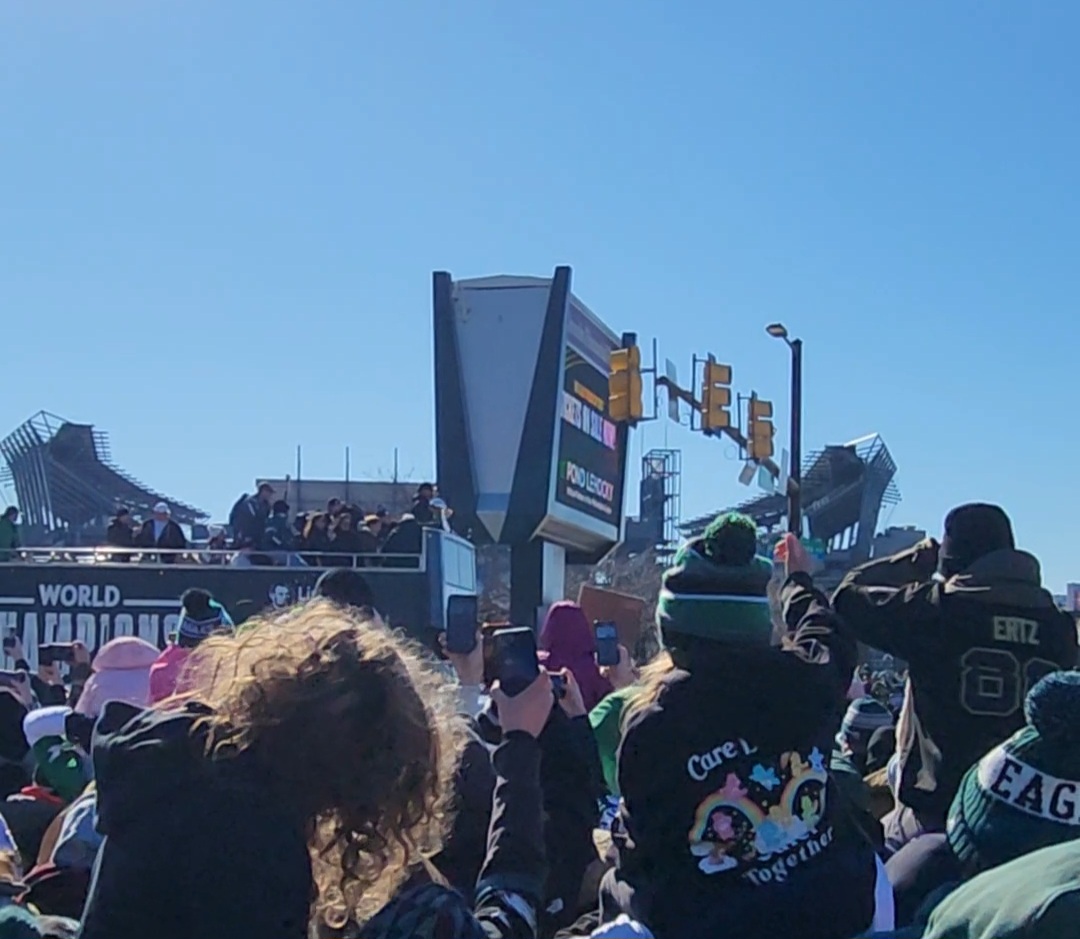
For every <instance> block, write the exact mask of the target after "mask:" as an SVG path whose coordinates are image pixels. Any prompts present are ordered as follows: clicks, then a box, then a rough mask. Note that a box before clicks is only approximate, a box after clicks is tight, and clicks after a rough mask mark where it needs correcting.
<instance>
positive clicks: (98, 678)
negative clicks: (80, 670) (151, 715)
mask: <svg viewBox="0 0 1080 939" xmlns="http://www.w3.org/2000/svg"><path fill="white" fill-rule="evenodd" d="M157 657H158V648H157V646H154V645H151V644H150V643H149V642H147V641H146V640H145V639H139V638H138V637H136V636H119V637H117V638H116V639H113V640H111V641H109V642H106V643H105V645H103V646H102V647H101V649H100V650H99V651H98V654H97V655H96V656H95V657H94V666H93V672H92V673H91V675H90V677H89V678H88V679H87V681H86V685H85V686H83V691H82V695H80V697H79V703H78V704H77V705H75V712H76V713H77V714H84V715H86V716H87V717H97V716H98V715H99V714H100V713H101V711H102V708H104V707H105V702H106V701H126V702H127V703H128V704H135V705H138V706H139V707H146V706H147V705H148V704H149V703H150V666H151V665H153V664H154V662H155V661H157Z"/></svg>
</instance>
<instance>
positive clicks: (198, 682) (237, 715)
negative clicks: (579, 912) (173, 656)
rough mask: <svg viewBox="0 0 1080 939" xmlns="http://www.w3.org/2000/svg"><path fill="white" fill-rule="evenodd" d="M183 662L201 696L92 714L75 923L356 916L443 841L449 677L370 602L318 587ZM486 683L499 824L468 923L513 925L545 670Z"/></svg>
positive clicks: (357, 922) (546, 691) (137, 927)
mask: <svg viewBox="0 0 1080 939" xmlns="http://www.w3.org/2000/svg"><path fill="white" fill-rule="evenodd" d="M189 668H190V670H189V672H188V674H189V675H190V676H191V677H192V679H193V681H194V683H195V687H197V688H198V689H199V690H198V691H197V692H196V697H197V699H198V700H197V701H195V702H193V701H191V700H187V701H185V702H184V703H183V706H180V705H179V704H177V706H175V707H168V708H164V709H162V710H160V711H142V712H140V711H137V710H135V709H133V708H130V706H125V705H112V704H110V705H109V706H108V707H107V708H106V711H105V714H104V715H103V717H102V720H101V723H100V724H99V727H98V732H97V737H96V739H95V744H94V752H93V758H94V766H95V770H96V774H95V777H96V781H97V787H98V828H99V830H100V831H101V832H102V833H103V834H104V836H105V840H104V843H103V844H102V848H101V853H100V855H99V859H98V865H97V870H96V871H95V875H94V882H93V884H92V886H91V890H90V897H89V899H88V902H87V907H86V912H85V916H84V920H83V932H82V936H83V937H84V939H120V937H130V936H140V935H153V936H155V937H158V939H172V937H176V939H180V937H184V939H190V937H193V936H199V937H200V939H216V937H222V939H225V937H228V939H245V937H251V939H256V937H257V939H279V937H280V939H302V937H305V936H307V935H308V931H309V924H315V926H316V927H317V929H318V931H324V930H325V928H326V927H330V928H331V929H333V928H341V927H343V926H346V925H349V926H350V927H351V928H352V929H356V928H359V927H360V926H362V924H365V923H367V922H368V921H369V920H370V919H371V918H372V916H373V915H374V914H375V913H377V912H378V911H380V910H381V909H383V908H384V907H385V906H386V905H387V904H388V903H389V901H390V900H391V899H392V898H394V897H395V895H396V894H398V893H399V891H400V889H401V888H402V887H403V885H404V884H405V883H406V881H407V880H408V879H409V878H410V877H411V876H412V875H414V874H415V873H416V872H417V871H418V870H420V869H423V868H424V867H425V866H428V865H427V859H428V858H429V857H430V856H432V855H433V854H434V853H435V852H436V851H437V850H438V849H439V846H440V843H441V839H442V836H443V833H444V831H445V829H446V825H447V800H448V797H449V794H450V783H451V780H452V776H453V773H454V769H455V763H456V758H457V753H458V739H457V736H458V727H459V725H458V722H457V719H456V718H455V716H454V701H453V690H452V688H451V687H449V686H447V685H446V684H445V682H444V681H443V679H441V678H440V677H439V676H438V675H437V674H436V673H435V672H434V671H432V670H431V669H429V668H428V666H426V665H425V664H424V663H423V662H422V661H421V659H420V658H419V656H418V655H417V653H416V651H414V649H413V648H412V647H411V646H410V645H408V644H407V643H406V642H405V641H404V640H402V639H400V638H398V637H397V636H396V635H394V634H393V633H391V632H390V631H389V630H388V629H386V628H385V627H384V626H383V625H382V624H381V623H379V622H378V621H377V620H375V619H371V618H368V619H366V620H365V619H360V618H358V617H357V616H356V615H355V614H353V613H350V612H349V611H347V610H345V609H343V608H341V607H338V606H335V605H333V604H331V603H328V602H326V601H317V602H314V603H311V604H308V605H307V606H305V607H301V608H297V609H293V610H290V611H288V612H286V613H284V614H281V615H279V616H277V617H275V618H273V619H268V620H265V621H262V622H260V623H258V624H257V626H256V628H252V629H247V630H245V631H243V632H241V633H239V634H237V635H235V636H220V637H212V638H210V639H207V640H206V641H205V642H204V643H202V644H201V645H200V646H199V647H198V649H196V650H195V651H194V652H193V654H192V657H191V659H190V661H189ZM545 683H546V685H545ZM493 693H494V694H496V695H498V696H499V698H500V703H502V705H503V707H505V708H506V709H507V713H508V714H509V715H510V720H511V723H512V725H513V726H514V728H515V731H516V732H515V733H512V734H511V735H509V736H510V738H511V739H509V740H508V741H507V745H504V748H503V752H502V753H501V754H499V753H496V755H495V762H496V766H497V771H498V772H499V775H500V777H501V778H500V782H501V783H502V787H501V791H500V789H499V787H498V786H497V789H496V793H495V796H494V802H495V812H494V813H493V814H494V815H495V816H496V817H499V816H500V815H501V817H502V821H503V823H504V824H502V825H499V824H493V825H492V830H491V841H490V845H489V857H488V864H487V866H486V868H485V871H484V872H483V873H482V875H481V877H482V883H481V890H480V891H479V892H478V897H477V899H478V919H479V921H480V922H479V923H477V921H476V920H472V921H471V922H472V926H473V927H474V928H476V929H480V928H481V927H482V928H483V929H484V932H483V933H479V934H480V935H484V934H486V935H491V936H508V937H515V939H516V937H518V936H527V935H529V934H530V928H531V926H530V922H531V921H530V915H531V914H532V911H533V909H534V906H533V904H534V903H535V902H536V901H535V899H534V897H533V895H534V894H538V893H539V882H540V880H541V878H542V868H543V857H542V854H540V853H538V852H537V850H536V849H535V848H534V847H533V846H532V845H533V844H536V843H537V842H538V841H539V836H538V832H537V831H533V830H532V826H534V825H535V827H536V828H537V829H538V828H539V821H536V822H533V820H532V817H533V816H534V815H535V816H536V818H537V819H538V818H539V815H540V809H539V805H540V796H539V749H538V744H537V742H536V740H535V737H536V736H538V734H539V732H540V728H541V727H542V726H543V719H542V718H546V716H547V711H548V710H550V702H551V691H550V682H548V679H547V677H546V675H545V676H541V677H540V678H539V679H538V680H537V682H536V683H535V684H534V685H533V686H532V687H530V688H529V689H528V690H527V691H526V692H525V693H523V694H521V695H519V696H518V697H517V698H514V699H508V698H505V697H504V696H502V695H501V693H500V692H499V691H498V690H497V689H496V690H495V691H494V692H493ZM545 696H546V697H545ZM545 706H546V709H545ZM541 713H542V718H541V717H540V716H539V715H540V714H541ZM500 761H501V762H500ZM507 840H509V841H511V842H513V843H514V844H515V845H516V847H514V848H510V849H508V845H507V843H506V841H507ZM530 841H531V842H532V844H530ZM511 882H513V883H514V887H513V889H511V888H510V887H509V886H507V885H508V884H510V883H511ZM531 883H535V884H536V886H534V887H530V886H529V885H530V884H531ZM491 924H494V927H493V929H494V931H493V929H489V928H488V927H489V925H491ZM504 925H507V926H508V928H503V926H504Z"/></svg>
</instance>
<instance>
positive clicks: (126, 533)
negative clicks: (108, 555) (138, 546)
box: [105, 518, 135, 562]
mask: <svg viewBox="0 0 1080 939" xmlns="http://www.w3.org/2000/svg"><path fill="white" fill-rule="evenodd" d="M105 543H106V544H107V545H109V547H111V548H134V547H135V532H134V531H133V530H132V528H131V526H130V525H125V524H124V523H123V522H121V521H120V520H119V519H116V518H114V519H113V520H112V521H111V522H109V527H108V528H107V529H106V530H105ZM112 560H114V561H121V562H127V561H130V560H131V555H129V554H118V555H116V556H115V557H114V558H113V559H112Z"/></svg>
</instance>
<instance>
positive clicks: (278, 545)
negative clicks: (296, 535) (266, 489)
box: [262, 499, 294, 551]
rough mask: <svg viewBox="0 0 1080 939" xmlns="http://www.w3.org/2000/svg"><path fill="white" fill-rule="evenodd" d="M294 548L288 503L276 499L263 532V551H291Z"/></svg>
mask: <svg viewBox="0 0 1080 939" xmlns="http://www.w3.org/2000/svg"><path fill="white" fill-rule="evenodd" d="M293 546H294V541H293V531H292V524H291V523H290V521H289V503H288V502H286V501H285V500H284V499H278V500H277V501H276V502H275V503H274V505H273V508H272V509H271V510H270V518H269V519H267V522H266V529H265V531H264V532H263V539H262V548H263V550H264V551H291V550H292V549H293Z"/></svg>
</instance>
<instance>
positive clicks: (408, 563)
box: [382, 514, 424, 568]
mask: <svg viewBox="0 0 1080 939" xmlns="http://www.w3.org/2000/svg"><path fill="white" fill-rule="evenodd" d="M423 546H424V529H423V526H421V524H420V523H419V522H418V521H417V520H416V519H415V518H413V516H412V515H408V514H406V515H402V516H401V520H400V521H399V522H398V523H397V525H395V526H394V530H393V531H392V532H391V533H390V535H389V537H388V538H387V539H386V541H385V542H383V546H382V553H383V555H391V556H390V557H384V559H383V562H382V566H383V567H398V568H401V567H407V568H411V567H419V565H420V560H419V558H420V555H421V554H422V553H423ZM404 555H409V556H407V557H406V556H404ZM412 555H415V560H414V559H413V557H412Z"/></svg>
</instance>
